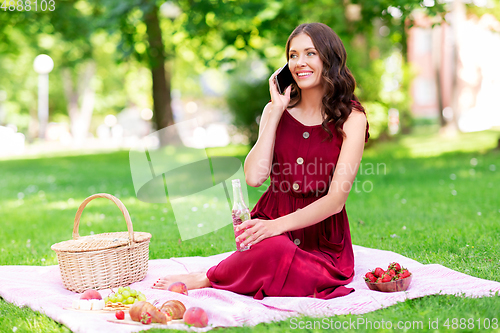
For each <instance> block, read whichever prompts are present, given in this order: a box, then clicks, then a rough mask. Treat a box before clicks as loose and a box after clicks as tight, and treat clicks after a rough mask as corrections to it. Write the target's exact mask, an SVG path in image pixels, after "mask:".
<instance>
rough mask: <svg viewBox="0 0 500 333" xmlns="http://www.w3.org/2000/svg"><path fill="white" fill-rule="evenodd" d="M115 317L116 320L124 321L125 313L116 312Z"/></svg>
mask: <svg viewBox="0 0 500 333" xmlns="http://www.w3.org/2000/svg"><path fill="white" fill-rule="evenodd" d="M115 317H116V319H119V320H123V319H125V312H123V311H122V310H118V311H116V312H115Z"/></svg>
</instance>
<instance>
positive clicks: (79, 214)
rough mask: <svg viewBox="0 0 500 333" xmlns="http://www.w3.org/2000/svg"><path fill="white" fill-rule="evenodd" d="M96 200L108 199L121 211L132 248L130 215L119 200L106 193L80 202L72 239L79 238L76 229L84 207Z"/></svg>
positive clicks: (132, 236)
mask: <svg viewBox="0 0 500 333" xmlns="http://www.w3.org/2000/svg"><path fill="white" fill-rule="evenodd" d="M96 198H106V199H109V200H111V201H113V202H114V203H115V205H117V206H118V208H120V210H121V211H122V214H123V217H125V221H126V222H127V229H128V237H129V239H130V242H131V245H132V246H133V245H134V243H135V242H134V227H133V226H132V220H131V219H130V215H129V213H128V210H127V208H125V205H124V204H123V203H122V202H121V201H120V199H118V198H117V197H115V196H113V195H111V194H107V193H97V194H93V195H91V196H90V197H88V198H87V199H85V200H84V201H83V202H82V204H81V205H80V207H78V211H77V212H76V216H75V225H74V227H73V239H75V240H76V239H78V238H80V234H79V233H78V228H79V226H80V217H81V216H82V213H83V210H84V208H85V206H87V204H88V203H89V202H90V201H92V200H94V199H96Z"/></svg>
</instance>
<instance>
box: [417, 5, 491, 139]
mask: <svg viewBox="0 0 500 333" xmlns="http://www.w3.org/2000/svg"><path fill="white" fill-rule="evenodd" d="M446 20H447V22H446V23H442V24H439V25H435V26H434V27H433V26H432V25H433V21H432V19H431V18H429V17H427V16H425V15H424V14H421V13H415V25H414V26H413V27H412V28H410V29H409V36H408V61H409V62H410V63H411V64H412V65H413V67H414V69H415V75H416V76H415V78H414V80H413V82H412V86H411V96H412V99H413V104H412V113H413V115H414V116H415V117H417V118H422V117H425V118H438V119H440V122H441V125H448V126H454V127H455V128H456V127H458V129H460V130H461V131H463V132H470V131H480V130H485V129H488V128H491V127H493V126H500V104H499V103H498V102H497V101H496V95H497V94H498V93H499V92H500V62H499V61H498V55H499V54H500V22H498V21H497V20H496V19H495V17H494V16H493V15H490V14H485V15H483V16H482V17H480V18H478V17H476V16H473V15H467V14H466V12H465V7H464V5H463V4H462V3H461V2H459V1H455V3H454V5H453V9H452V11H451V12H450V13H448V14H447V15H446Z"/></svg>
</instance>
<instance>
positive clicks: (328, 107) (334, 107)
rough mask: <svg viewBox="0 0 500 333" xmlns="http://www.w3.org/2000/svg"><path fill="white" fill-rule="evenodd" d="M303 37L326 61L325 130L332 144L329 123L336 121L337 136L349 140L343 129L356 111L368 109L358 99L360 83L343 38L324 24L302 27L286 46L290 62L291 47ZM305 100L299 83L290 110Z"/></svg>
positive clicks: (292, 96)
mask: <svg viewBox="0 0 500 333" xmlns="http://www.w3.org/2000/svg"><path fill="white" fill-rule="evenodd" d="M300 34H306V35H308V36H309V37H310V38H311V40H312V42H313V44H314V47H315V49H316V50H317V51H318V53H319V57H320V59H321V60H322V61H323V73H322V77H323V82H324V85H325V86H326V93H325V95H324V96H323V101H322V102H323V109H322V110H321V113H322V116H323V123H322V124H321V126H322V128H323V129H324V130H325V131H326V132H327V133H328V137H329V139H330V140H331V139H332V137H333V134H332V132H331V131H330V129H329V128H328V126H327V125H328V123H329V122H331V121H333V122H334V123H335V129H336V130H337V133H338V134H340V135H341V136H342V137H345V132H344V131H343V130H342V125H343V124H344V123H345V121H346V120H347V118H348V117H349V115H350V114H351V110H352V107H353V106H354V107H355V108H356V109H358V110H360V111H363V112H364V108H363V107H362V106H361V104H360V103H359V101H358V98H357V97H356V96H355V95H354V88H355V87H356V80H355V79H354V76H353V75H352V74H351V71H350V70H349V68H347V66H346V59H347V53H346V51H345V48H344V44H342V41H341V40H340V38H339V36H337V34H336V33H335V32H334V31H333V30H332V29H331V28H330V27H329V26H327V25H326V24H323V23H305V24H301V25H299V26H298V27H297V28H295V30H294V31H293V32H292V34H291V35H290V37H288V41H287V42H286V58H287V60H289V57H290V55H289V51H290V43H291V41H292V39H293V38H295V37H297V36H298V35H300ZM300 99H301V92H300V88H299V87H298V86H297V84H296V83H294V84H293V85H292V92H291V94H290V104H289V107H290V108H293V107H294V106H296V105H297V104H298V103H299V102H300Z"/></svg>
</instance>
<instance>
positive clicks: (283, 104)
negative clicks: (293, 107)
mask: <svg viewBox="0 0 500 333" xmlns="http://www.w3.org/2000/svg"><path fill="white" fill-rule="evenodd" d="M279 71H280V70H279V69H278V70H277V71H276V72H274V73H273V75H271V77H270V78H269V92H270V94H271V108H272V110H273V111H274V110H276V111H277V112H278V113H280V116H281V113H283V111H285V109H286V108H287V107H288V104H289V103H290V92H291V91H292V86H291V85H290V86H288V87H287V88H286V89H285V94H284V95H281V94H280V93H279V91H278V86H277V85H276V80H275V77H276V75H278V72H279Z"/></svg>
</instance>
